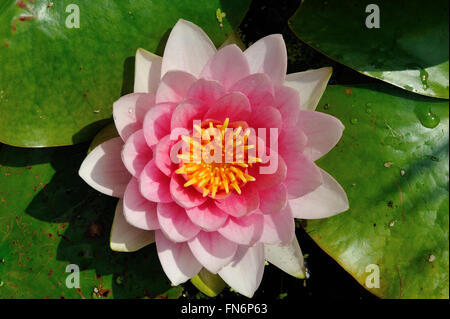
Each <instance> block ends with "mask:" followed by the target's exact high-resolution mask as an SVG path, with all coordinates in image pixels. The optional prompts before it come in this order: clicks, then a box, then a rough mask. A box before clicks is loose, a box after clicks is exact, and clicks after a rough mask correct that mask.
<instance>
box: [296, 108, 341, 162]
mask: <svg viewBox="0 0 450 319" xmlns="http://www.w3.org/2000/svg"><path fill="white" fill-rule="evenodd" d="M298 127H299V128H300V129H301V130H302V131H303V132H304V133H305V134H306V136H307V138H308V143H307V145H306V149H305V152H304V153H305V154H306V155H307V156H308V157H309V158H310V159H311V160H312V161H316V160H317V159H319V158H320V157H322V156H323V155H325V154H326V153H328V152H329V151H330V150H331V149H332V148H333V147H334V146H335V145H336V144H337V142H338V141H339V140H340V139H341V136H342V132H343V131H344V125H343V124H342V122H341V121H340V120H339V119H337V118H335V117H334V116H331V115H328V114H325V113H321V112H314V111H301V112H300V115H299V120H298Z"/></svg>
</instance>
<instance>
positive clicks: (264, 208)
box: [259, 184, 287, 214]
mask: <svg viewBox="0 0 450 319" xmlns="http://www.w3.org/2000/svg"><path fill="white" fill-rule="evenodd" d="M259 198H260V203H259V210H260V211H261V212H262V213H263V214H277V213H278V212H280V211H281V210H283V209H284V208H285V207H286V205H287V187H286V186H285V185H284V184H278V185H276V186H274V187H271V188H268V189H265V190H262V191H259Z"/></svg>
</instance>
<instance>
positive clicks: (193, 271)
mask: <svg viewBox="0 0 450 319" xmlns="http://www.w3.org/2000/svg"><path fill="white" fill-rule="evenodd" d="M155 240H156V250H157V252H158V257H159V261H160V262H161V266H162V268H163V270H164V272H165V273H166V275H167V277H168V278H169V280H170V281H171V282H172V284H173V285H174V286H176V285H179V284H182V283H183V282H185V281H187V280H189V279H190V278H192V277H194V276H195V275H197V273H198V272H199V271H200V270H201V269H202V265H201V264H200V263H199V262H198V261H197V259H195V257H194V255H192V253H191V250H190V249H189V247H188V245H187V244H186V243H174V242H172V241H170V240H169V239H167V238H166V236H164V234H163V233H162V232H161V231H155Z"/></svg>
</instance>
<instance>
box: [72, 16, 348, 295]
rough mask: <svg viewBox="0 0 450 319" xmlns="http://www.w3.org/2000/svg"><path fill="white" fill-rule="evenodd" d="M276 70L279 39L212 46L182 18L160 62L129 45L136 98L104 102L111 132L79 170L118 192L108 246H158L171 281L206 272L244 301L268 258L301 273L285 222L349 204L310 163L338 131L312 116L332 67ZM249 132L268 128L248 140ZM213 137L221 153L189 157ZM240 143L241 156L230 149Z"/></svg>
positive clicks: (282, 57)
mask: <svg viewBox="0 0 450 319" xmlns="http://www.w3.org/2000/svg"><path fill="white" fill-rule="evenodd" d="M286 69H287V56H286V47H285V43H284V41H283V38H282V36H281V35H279V34H274V35H269V36H267V37H265V38H262V39H261V40H259V41H257V42H256V43H254V44H253V45H251V46H250V47H249V48H248V49H246V50H245V51H244V52H243V51H242V50H241V49H239V48H238V47H237V46H236V45H227V46H225V47H223V48H221V49H219V50H217V49H216V48H215V46H214V45H213V43H212V42H211V40H210V39H209V38H208V36H207V35H206V34H205V33H204V32H203V31H202V30H201V29H200V28H199V27H198V26H196V25H194V24H192V23H190V22H188V21H185V20H179V21H178V22H177V24H176V25H175V26H174V28H173V29H172V31H171V33H170V36H169V38H168V41H167V44H166V47H165V50H164V55H163V57H162V58H161V57H159V56H156V55H154V54H152V53H150V52H147V51H145V50H142V49H139V50H138V51H137V53H136V73H135V86H134V92H135V93H132V94H129V95H126V96H123V97H121V98H120V99H119V100H118V101H117V102H115V103H114V108H113V115H114V122H115V125H116V128H117V130H118V132H119V134H120V137H117V138H113V139H110V140H108V141H106V142H104V143H103V144H101V145H99V146H97V147H96V148H95V149H94V150H93V151H92V152H91V153H89V155H88V156H87V157H86V159H85V160H84V162H83V164H82V166H81V168H80V171H79V174H80V176H81V177H82V178H83V179H84V180H85V181H86V182H87V183H88V184H89V185H90V186H92V187H93V188H95V189H96V190H98V191H100V192H102V193H104V194H107V195H110V196H114V197H118V198H120V199H119V202H118V204H117V208H116V213H115V217H114V222H113V227H112V231H111V248H112V249H113V250H116V251H136V250H138V249H140V248H142V247H144V246H146V245H148V244H151V243H153V242H156V248H157V252H158V256H159V260H160V262H161V265H162V268H163V269H164V272H165V273H166V275H167V277H168V278H169V279H170V281H171V282H172V283H173V284H174V285H178V284H180V283H183V282H185V281H186V280H189V279H190V278H192V277H194V276H195V275H196V274H197V273H198V272H199V271H200V270H201V269H202V268H205V269H207V270H208V271H210V272H211V273H214V274H218V275H219V276H220V277H221V278H222V279H223V280H224V281H225V282H226V283H227V284H229V285H230V286H231V287H232V288H233V289H234V290H236V291H237V292H239V293H241V294H243V295H245V296H248V297H251V296H253V294H254V292H255V291H256V289H257V288H258V286H259V284H260V283H261V280H262V276H263V271H264V265H265V261H266V260H267V261H268V262H270V263H272V264H273V265H275V266H277V267H279V268H280V269H282V270H284V271H285V272H287V273H289V274H291V275H293V276H296V277H300V278H302V277H304V271H305V269H304V264H303V256H302V252H301V250H300V246H299V244H298V241H297V239H296V237H295V223H294V218H304V219H308V218H324V217H329V216H333V215H335V214H338V213H340V212H343V211H345V210H347V209H348V200H347V196H346V194H345V192H344V190H343V189H342V187H341V186H340V185H339V184H338V183H337V182H336V181H335V180H334V179H333V177H331V176H330V175H329V174H328V173H326V172H325V171H323V170H321V169H320V168H319V167H318V166H316V164H315V163H314V161H316V160H317V159H319V158H320V157H322V156H323V155H324V154H326V153H327V152H328V151H330V150H331V149H332V148H333V147H334V146H335V145H336V143H337V142H338V141H339V139H340V137H341V135H342V131H343V129H344V126H343V125H342V123H341V122H340V121H339V120H338V119H336V118H334V117H332V116H330V115H327V114H324V113H320V112H316V111H314V109H315V108H316V106H317V103H318V101H319V99H320V97H321V96H322V93H323V91H324V90H325V87H326V84H327V82H328V79H329V78H330V75H331V68H322V69H318V70H310V71H306V72H300V73H293V74H289V75H286ZM195 123H197V124H195ZM230 129H231V133H230V134H231V135H230V134H228V133H227V132H228V131H229V130H230ZM252 129H253V130H255V131H256V130H258V129H266V131H265V133H264V134H260V133H259V132H260V131H258V133H257V135H256V136H253V135H254V134H251V133H249V132H250V131H251V130H252ZM271 130H272V131H271ZM174 132H175V133H176V132H183V133H181V134H174ZM211 132H212V133H211ZM214 132H215V133H214ZM217 132H218V133H217ZM272 132H275V133H276V134H275V135H274V134H272ZM216 133H217V134H216ZM195 134H199V135H200V136H201V138H200V140H196V139H195V138H194V136H195ZM205 135H207V137H206V138H204V136H205ZM211 135H212V136H213V138H211ZM251 135H252V136H253V138H252V137H251ZM220 136H222V138H223V139H222V138H220ZM274 136H275V138H273V137H274ZM227 137H229V138H231V139H228V142H229V143H228V144H227V142H226V140H227ZM212 141H214V142H216V145H219V146H224V147H225V148H224V149H226V147H227V145H228V146H229V145H231V152H232V156H231V160H229V161H224V162H215V161H213V162H211V161H207V160H206V159H205V158H204V157H203V156H200V157H199V156H198V154H197V155H196V154H195V153H194V152H193V150H194V149H197V150H200V153H199V154H204V153H202V152H205V154H206V153H208V154H210V153H211V152H210V149H208V145H209V144H208V143H212ZM230 141H231V142H230ZM238 147H242V149H243V150H244V151H243V153H242V154H241V155H236V156H235V155H233V154H234V153H233V152H235V151H236V150H237V149H238ZM181 149H184V150H185V151H184V152H182V151H181ZM186 150H187V152H186ZM228 150H230V149H228ZM252 150H253V151H254V152H253V153H252ZM256 150H258V153H255V152H256ZM260 150H262V151H264V152H263V153H262V154H263V155H264V160H263V159H262V157H261V156H259V155H260ZM213 153H214V154H216V153H215V152H213ZM217 154H219V156H218V158H219V159H223V158H224V157H225V156H226V154H228V153H227V151H223V152H221V153H217ZM236 154H237V153H236ZM255 154H256V155H255ZM233 156H235V157H233ZM274 163H275V164H274ZM272 164H274V165H272ZM264 168H265V169H266V170H265V172H264Z"/></svg>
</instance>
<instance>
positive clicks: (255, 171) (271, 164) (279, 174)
mask: <svg viewBox="0 0 450 319" xmlns="http://www.w3.org/2000/svg"><path fill="white" fill-rule="evenodd" d="M267 152H269V150H268V151H267ZM270 152H271V153H269V154H268V155H266V156H267V163H262V164H260V165H253V166H252V167H250V168H249V170H248V172H249V175H251V176H253V177H254V178H256V181H255V182H253V183H255V186H256V187H257V188H258V189H259V190H264V189H268V188H271V187H274V186H276V185H278V184H280V183H282V182H283V181H284V180H285V179H286V172H287V168H286V163H285V162H284V160H283V158H282V157H281V156H279V155H278V153H277V152H275V151H274V150H271V151H270ZM273 171H274V172H273Z"/></svg>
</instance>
